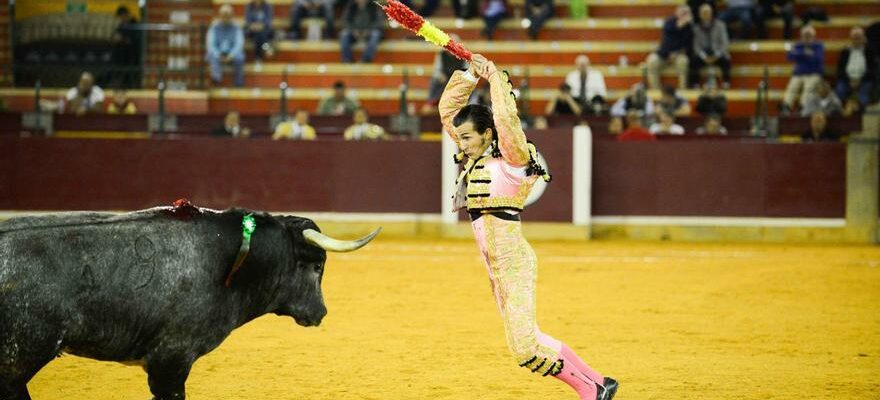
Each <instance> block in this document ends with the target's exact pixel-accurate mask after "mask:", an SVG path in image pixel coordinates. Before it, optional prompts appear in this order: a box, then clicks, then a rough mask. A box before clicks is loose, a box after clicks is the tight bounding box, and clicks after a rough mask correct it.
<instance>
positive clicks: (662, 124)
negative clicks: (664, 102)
mask: <svg viewBox="0 0 880 400" xmlns="http://www.w3.org/2000/svg"><path fill="white" fill-rule="evenodd" d="M657 119H658V121H657V122H655V123H653V124H651V128H650V129H648V131H650V132H651V134H652V135H684V127H682V126H681V125H679V124H676V123H675V117H674V116H672V114H669V113H668V112H666V111H665V110H664V109H662V108H661V109H659V110H657Z"/></svg>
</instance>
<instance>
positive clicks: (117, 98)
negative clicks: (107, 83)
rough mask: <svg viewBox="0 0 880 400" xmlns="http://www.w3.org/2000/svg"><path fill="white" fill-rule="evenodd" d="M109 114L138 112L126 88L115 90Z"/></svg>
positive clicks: (108, 110)
mask: <svg viewBox="0 0 880 400" xmlns="http://www.w3.org/2000/svg"><path fill="white" fill-rule="evenodd" d="M107 114H137V106H136V105H135V104H134V102H133V101H131V99H129V98H128V93H126V91H125V89H117V90H116V91H115V92H113V101H112V102H110V105H108V106H107Z"/></svg>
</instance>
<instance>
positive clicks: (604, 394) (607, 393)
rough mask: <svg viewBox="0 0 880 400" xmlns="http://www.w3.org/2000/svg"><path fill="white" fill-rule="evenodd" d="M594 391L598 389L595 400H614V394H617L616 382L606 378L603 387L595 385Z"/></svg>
mask: <svg viewBox="0 0 880 400" xmlns="http://www.w3.org/2000/svg"><path fill="white" fill-rule="evenodd" d="M596 389H598V392H597V394H596V400H611V399H613V398H614V394H615V393H617V381H615V380H614V378H609V377H607V376H606V377H605V380H604V381H603V385H602V386H599V385H596Z"/></svg>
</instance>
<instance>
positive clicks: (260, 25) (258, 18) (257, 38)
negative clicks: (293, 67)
mask: <svg viewBox="0 0 880 400" xmlns="http://www.w3.org/2000/svg"><path fill="white" fill-rule="evenodd" d="M244 29H245V31H247V35H248V37H250V38H251V40H253V41H254V56H255V57H256V58H257V60H262V59H263V57H272V55H273V54H274V53H275V50H274V49H272V43H271V42H272V37H273V36H275V31H274V30H272V6H271V5H270V4H269V3H267V2H266V1H265V0H251V2H250V3H248V5H247V6H246V7H245V9H244Z"/></svg>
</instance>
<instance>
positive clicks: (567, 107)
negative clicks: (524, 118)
mask: <svg viewBox="0 0 880 400" xmlns="http://www.w3.org/2000/svg"><path fill="white" fill-rule="evenodd" d="M580 114H581V106H580V105H578V102H577V101H575V99H574V97H572V95H571V88H570V87H568V84H567V83H563V84H561V85H559V92H557V93H556V95H555V96H553V98H552V99H550V101H548V102H547V106H546V107H544V115H547V116H554V115H580Z"/></svg>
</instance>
